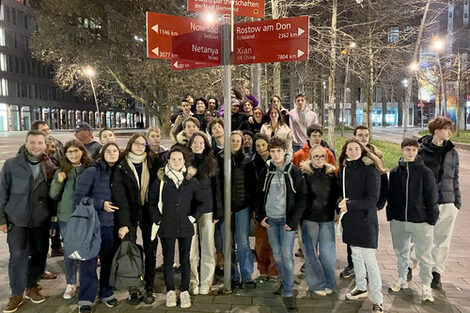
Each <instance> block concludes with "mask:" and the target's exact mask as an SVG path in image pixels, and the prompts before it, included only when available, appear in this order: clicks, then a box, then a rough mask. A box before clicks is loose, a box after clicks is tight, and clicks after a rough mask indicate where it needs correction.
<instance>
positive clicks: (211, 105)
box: [207, 99, 217, 111]
mask: <svg viewBox="0 0 470 313" xmlns="http://www.w3.org/2000/svg"><path fill="white" fill-rule="evenodd" d="M207 103H208V104H209V110H211V111H212V110H215V109H216V108H217V102H215V99H209V100H208V101H207Z"/></svg>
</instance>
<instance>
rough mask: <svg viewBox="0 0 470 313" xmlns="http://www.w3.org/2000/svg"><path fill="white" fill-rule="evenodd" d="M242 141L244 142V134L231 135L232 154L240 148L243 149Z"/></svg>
mask: <svg viewBox="0 0 470 313" xmlns="http://www.w3.org/2000/svg"><path fill="white" fill-rule="evenodd" d="M242 142H243V139H242V136H240V135H239V134H233V135H232V136H231V137H230V150H231V152H232V154H235V153H237V152H238V150H240V149H241V147H242Z"/></svg>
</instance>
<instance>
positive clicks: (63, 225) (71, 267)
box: [59, 220, 79, 285]
mask: <svg viewBox="0 0 470 313" xmlns="http://www.w3.org/2000/svg"><path fill="white" fill-rule="evenodd" d="M59 229H60V232H61V233H62V236H65V232H66V230H67V222H64V221H60V220H59ZM66 244H67V243H66V242H64V249H65V245H66ZM78 265H79V264H78V261H77V260H73V259H70V258H69V257H68V256H67V255H65V254H64V271H65V281H66V283H67V284H68V285H76V284H77V272H78Z"/></svg>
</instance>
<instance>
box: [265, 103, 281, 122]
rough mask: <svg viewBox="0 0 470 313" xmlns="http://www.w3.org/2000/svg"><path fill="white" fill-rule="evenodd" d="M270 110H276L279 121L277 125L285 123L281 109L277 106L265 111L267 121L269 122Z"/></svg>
mask: <svg viewBox="0 0 470 313" xmlns="http://www.w3.org/2000/svg"><path fill="white" fill-rule="evenodd" d="M272 111H277V115H278V118H277V122H278V123H279V125H282V124H285V123H284V118H283V117H282V114H281V111H280V110H279V109H278V108H273V107H271V108H270V109H269V110H268V113H266V115H267V117H268V123H269V124H271V112H272Z"/></svg>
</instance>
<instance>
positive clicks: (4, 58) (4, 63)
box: [0, 53, 8, 72]
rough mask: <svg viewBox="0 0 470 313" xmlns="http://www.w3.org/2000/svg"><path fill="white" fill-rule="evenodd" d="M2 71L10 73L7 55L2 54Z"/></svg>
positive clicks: (0, 63)
mask: <svg viewBox="0 0 470 313" xmlns="http://www.w3.org/2000/svg"><path fill="white" fill-rule="evenodd" d="M0 70H1V71H2V72H6V71H8V63H7V55H6V54H5V53H0Z"/></svg>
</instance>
